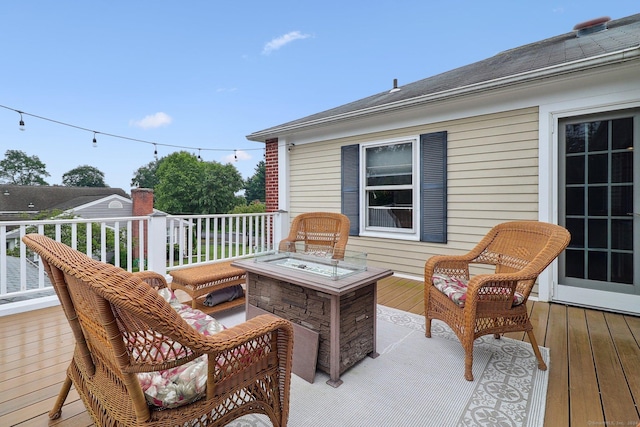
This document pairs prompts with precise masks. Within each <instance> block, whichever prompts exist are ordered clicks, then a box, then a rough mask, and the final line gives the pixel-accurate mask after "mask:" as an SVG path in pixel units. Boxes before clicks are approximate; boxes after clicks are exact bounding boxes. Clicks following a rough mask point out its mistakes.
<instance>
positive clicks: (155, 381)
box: [138, 288, 224, 408]
mask: <svg viewBox="0 0 640 427" xmlns="http://www.w3.org/2000/svg"><path fill="white" fill-rule="evenodd" d="M158 293H159V294H160V296H162V297H163V298H164V299H165V300H166V301H167V302H169V304H171V306H172V307H173V308H174V309H175V310H176V311H177V312H178V314H180V316H181V317H182V318H183V319H184V320H185V321H186V322H187V323H188V324H189V325H191V326H192V327H193V328H195V329H196V330H197V331H198V332H200V333H201V334H204V335H213V334H215V333H218V332H220V331H222V330H223V329H224V326H222V325H221V324H220V323H219V322H218V321H217V320H216V319H214V318H213V317H211V316H208V315H207V314H205V313H203V312H201V311H200V310H194V309H192V308H191V307H189V306H188V305H185V304H181V303H180V302H179V301H178V299H177V298H176V296H175V295H174V293H173V291H171V290H170V289H166V288H165V289H160V290H159V291H158ZM169 351H171V349H170V347H169V346H168V345H166V346H163V347H160V348H157V347H153V348H152V349H149V357H151V358H153V357H154V352H155V353H156V354H157V352H160V353H162V354H165V355H166V354H168V352H169ZM177 357H180V354H178V355H177ZM138 380H139V381H140V385H141V386H142V391H143V392H144V394H145V397H146V399H147V402H148V403H149V404H150V405H153V406H155V407H158V408H175V407H178V406H182V405H185V404H188V403H191V402H193V401H195V400H198V399H200V398H201V397H202V396H204V394H205V392H206V383H207V355H203V356H200V357H198V358H197V359H194V360H192V361H191V362H188V363H185V364H184V365H181V366H178V367H175V368H173V369H167V370H165V371H159V372H142V373H139V374H138Z"/></svg>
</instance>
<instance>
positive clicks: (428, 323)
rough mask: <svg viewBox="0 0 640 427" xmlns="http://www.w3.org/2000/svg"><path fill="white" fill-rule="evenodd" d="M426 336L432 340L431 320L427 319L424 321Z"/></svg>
mask: <svg viewBox="0 0 640 427" xmlns="http://www.w3.org/2000/svg"><path fill="white" fill-rule="evenodd" d="M424 336H425V337H427V338H431V319H429V318H428V317H425V319H424Z"/></svg>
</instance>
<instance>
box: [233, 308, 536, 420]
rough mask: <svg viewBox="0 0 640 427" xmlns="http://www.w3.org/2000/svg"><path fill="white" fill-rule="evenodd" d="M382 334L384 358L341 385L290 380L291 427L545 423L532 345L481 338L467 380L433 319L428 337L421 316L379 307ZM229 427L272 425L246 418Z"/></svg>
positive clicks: (460, 356)
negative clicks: (471, 374) (470, 380)
mask: <svg viewBox="0 0 640 427" xmlns="http://www.w3.org/2000/svg"><path fill="white" fill-rule="evenodd" d="M377 335H378V336H377V340H378V342H377V350H378V353H380V356H379V357H378V358H376V359H371V358H365V359H364V360H362V361H361V362H359V363H358V364H356V365H355V366H353V367H352V368H351V369H349V370H347V372H345V373H344V374H343V375H342V376H341V379H342V380H343V381H344V383H343V384H342V385H341V386H340V387H338V388H333V387H331V386H329V385H327V384H326V383H325V382H326V381H327V379H328V378H329V377H328V375H326V374H324V373H322V372H320V371H318V372H317V373H316V377H315V381H314V383H313V384H310V383H308V382H306V381H304V380H302V379H300V378H299V377H297V376H296V375H293V376H292V380H291V406H290V415H289V424H288V425H289V426H290V427H310V426H323V427H324V426H350V427H351V426H353V427H356V426H363V427H364V426H367V427H369V426H391V425H405V426H431V425H433V426H500V427H507V426H523V427H524V426H531V427H533V426H542V425H543V421H544V411H545V400H546V392H547V382H548V372H549V371H548V370H547V371H540V370H538V369H537V362H536V358H535V355H534V354H533V351H532V350H531V345H530V344H529V343H525V342H522V341H516V340H512V339H509V338H504V337H503V338H501V339H499V340H496V339H494V338H493V336H485V337H482V338H480V339H478V340H477V341H476V343H475V348H474V362H473V375H474V378H475V380H474V381H473V382H469V381H466V380H465V379H464V352H463V350H462V346H461V345H460V343H459V341H458V339H457V338H456V336H455V335H454V334H453V332H452V331H451V330H450V329H449V328H448V327H447V326H446V325H445V324H444V323H442V322H439V321H434V322H433V326H432V338H430V339H429V338H426V337H425V336H424V317H422V316H417V315H414V314H411V313H406V312H403V311H399V310H395V309H391V308H388V307H384V306H380V305H379V306H378V334H377ZM541 352H542V355H543V357H544V359H545V362H546V363H547V364H549V351H548V349H546V348H541ZM229 426H233V427H262V426H271V423H270V421H269V420H268V418H267V417H264V416H261V415H248V416H245V417H242V418H240V419H238V420H236V421H234V422H233V423H231V424H229Z"/></svg>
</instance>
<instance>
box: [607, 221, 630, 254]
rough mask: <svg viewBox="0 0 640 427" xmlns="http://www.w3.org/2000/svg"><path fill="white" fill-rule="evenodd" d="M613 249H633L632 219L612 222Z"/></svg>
mask: <svg viewBox="0 0 640 427" xmlns="http://www.w3.org/2000/svg"><path fill="white" fill-rule="evenodd" d="M611 249H626V250H632V249H633V220H632V219H614V220H612V221H611Z"/></svg>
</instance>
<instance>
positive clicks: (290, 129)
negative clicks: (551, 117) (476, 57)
mask: <svg viewBox="0 0 640 427" xmlns="http://www.w3.org/2000/svg"><path fill="white" fill-rule="evenodd" d="M638 58H640V45H638V46H634V47H630V48H627V49H622V50H619V51H615V52H611V53H606V54H603V55H598V56H593V57H590V58H585V59H579V60H576V61H572V62H566V63H563V64H559V65H554V66H550V67H545V68H539V69H536V70H532V71H527V72H523V73H518V74H513V75H510V76H506V77H501V78H498V79H493V80H487V81H484V82H480V83H474V84H471V85H467V86H460V87H457V88H454V89H449V90H445V91H441V92H436V93H430V94H428V95H423V96H418V97H415V98H409V99H404V100H401V101H397V102H391V103H388V104H383V105H378V106H375V107H370V108H363V109H360V110H356V111H350V112H348V113H343V114H336V115H334V116H329V117H323V118H320V119H316V120H310V121H307V122H302V123H296V124H291V125H286V124H285V125H281V126H275V127H272V128H269V129H265V130H262V131H258V132H254V133H252V134H250V135H247V139H248V140H250V141H257V142H265V141H266V140H267V139H271V138H277V137H278V136H281V135H285V134H291V133H295V132H300V131H303V130H310V129H313V128H317V127H321V126H326V125H330V124H334V123H339V122H342V121H345V120H351V119H356V118H362V117H367V116H371V115H375V114H380V113H387V112H394V111H399V110H403V109H406V108H410V107H416V106H420V105H424V104H429V103H433V102H437V101H442V100H446V99H453V98H458V97H461V96H466V95H471V94H474V93H478V92H485V91H487V90H493V89H498V88H502V87H508V86H513V85H516V84H522V83H528V82H533V81H536V80H540V79H547V78H550V77H556V76H561V75H564V74H568V73H575V72H578V71H584V70H588V69H592V68H597V67H601V66H604V65H612V64H617V63H622V62H626V61H631V60H634V59H638Z"/></svg>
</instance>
